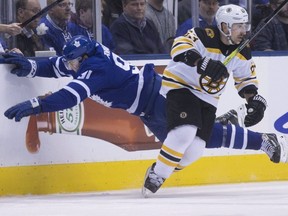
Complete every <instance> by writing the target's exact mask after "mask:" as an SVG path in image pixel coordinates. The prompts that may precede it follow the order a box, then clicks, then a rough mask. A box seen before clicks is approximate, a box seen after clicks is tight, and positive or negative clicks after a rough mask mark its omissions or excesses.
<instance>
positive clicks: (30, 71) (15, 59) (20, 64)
mask: <svg viewBox="0 0 288 216" xmlns="http://www.w3.org/2000/svg"><path fill="white" fill-rule="evenodd" d="M2 57H3V58H4V60H2V62H3V63H6V64H14V65H15V66H16V67H14V68H13V69H12V70H11V73H12V74H15V75H17V76H18V77H26V76H28V75H29V76H31V77H33V76H34V75H35V72H36V69H37V64H36V62H35V61H34V60H31V59H27V58H25V57H24V56H23V55H21V54H19V53H14V52H9V53H3V54H2Z"/></svg>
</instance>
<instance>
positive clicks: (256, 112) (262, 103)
mask: <svg viewBox="0 0 288 216" xmlns="http://www.w3.org/2000/svg"><path fill="white" fill-rule="evenodd" d="M245 105H246V108H247V115H246V116H245V119H244V125H245V126H246V127H250V126H253V125H255V124H257V123H259V122H260V121H261V120H262V119H263V117H264V112H265V110H266V107H267V102H266V100H265V99H264V98H263V97H262V96H261V95H259V94H257V95H255V96H253V97H250V98H249V99H248V103H247V104H245Z"/></svg>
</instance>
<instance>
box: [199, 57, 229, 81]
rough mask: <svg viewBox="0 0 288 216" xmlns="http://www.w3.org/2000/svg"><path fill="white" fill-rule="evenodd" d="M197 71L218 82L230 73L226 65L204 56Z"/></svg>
mask: <svg viewBox="0 0 288 216" xmlns="http://www.w3.org/2000/svg"><path fill="white" fill-rule="evenodd" d="M197 73H199V74H201V75H202V76H204V77H205V76H209V77H210V78H211V80H212V82H216V81H218V80H219V79H221V78H228V77H229V73H228V71H227V68H226V67H225V65H224V64H223V63H222V62H220V61H216V60H212V59H210V58H208V57H204V58H202V59H201V60H199V61H198V63H197Z"/></svg>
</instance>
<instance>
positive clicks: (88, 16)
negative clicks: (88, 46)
mask: <svg viewBox="0 0 288 216" xmlns="http://www.w3.org/2000/svg"><path fill="white" fill-rule="evenodd" d="M75 10H76V14H75V13H72V14H71V22H73V23H75V24H76V26H77V27H76V28H75V29H74V31H75V32H73V35H79V34H81V35H84V36H86V37H88V38H90V39H93V38H94V34H93V17H92V0H76V1H75ZM101 30H102V44H104V45H105V46H106V47H108V48H109V49H111V50H114V44H113V40H112V34H111V32H110V30H109V29H108V28H107V27H106V26H105V25H102V29H101Z"/></svg>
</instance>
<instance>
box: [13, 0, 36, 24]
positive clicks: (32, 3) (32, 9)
mask: <svg viewBox="0 0 288 216" xmlns="http://www.w3.org/2000/svg"><path fill="white" fill-rule="evenodd" d="M39 11H41V6H40V3H39V1H38V0H28V1H27V4H26V6H25V8H19V9H18V11H17V19H18V21H19V22H21V23H22V22H24V21H26V20H28V19H29V18H31V17H32V16H34V15H35V14H37V13H38V12H39ZM39 19H40V18H38V19H35V20H34V21H33V22H31V23H30V24H29V25H28V26H27V27H28V28H30V29H35V28H36V27H37V25H38V22H39Z"/></svg>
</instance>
